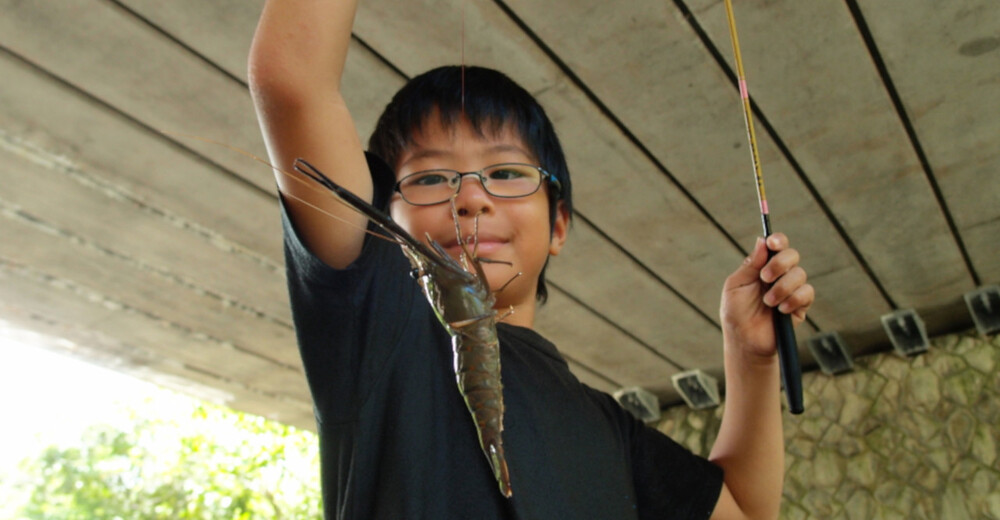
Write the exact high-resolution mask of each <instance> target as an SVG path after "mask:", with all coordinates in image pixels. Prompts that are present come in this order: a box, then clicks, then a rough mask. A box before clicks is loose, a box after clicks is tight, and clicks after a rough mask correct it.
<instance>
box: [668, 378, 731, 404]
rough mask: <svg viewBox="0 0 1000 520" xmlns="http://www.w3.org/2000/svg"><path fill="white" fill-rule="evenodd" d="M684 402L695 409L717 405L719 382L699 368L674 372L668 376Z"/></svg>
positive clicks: (718, 401) (719, 401)
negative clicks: (671, 375)
mask: <svg viewBox="0 0 1000 520" xmlns="http://www.w3.org/2000/svg"><path fill="white" fill-rule="evenodd" d="M670 379H671V381H672V382H673V383H674V388H676V389H677V391H678V392H680V393H681V397H683V398H684V402H686V403H687V405H688V406H690V407H691V408H694V409H695V410H704V409H706V408H714V407H716V406H719V403H721V402H722V401H721V400H720V399H719V382H718V381H716V379H715V378H714V377H712V376H710V375H708V374H706V373H705V372H704V371H702V370H699V369H694V370H688V371H687V372H680V373H678V374H674V375H673V377H671V378H670Z"/></svg>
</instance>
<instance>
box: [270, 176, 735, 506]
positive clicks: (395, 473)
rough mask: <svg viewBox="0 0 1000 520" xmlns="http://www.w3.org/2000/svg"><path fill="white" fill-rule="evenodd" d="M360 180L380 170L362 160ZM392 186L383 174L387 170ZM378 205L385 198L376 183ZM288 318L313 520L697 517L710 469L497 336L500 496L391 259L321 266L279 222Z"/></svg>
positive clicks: (447, 353) (510, 336) (441, 356)
mask: <svg viewBox="0 0 1000 520" xmlns="http://www.w3.org/2000/svg"><path fill="white" fill-rule="evenodd" d="M369 163H370V167H371V168H372V169H373V176H374V177H375V178H376V179H384V178H386V175H387V171H386V167H385V166H384V164H382V163H381V161H378V160H377V159H374V160H373V159H372V158H371V157H370V158H369ZM388 175H389V176H390V177H389V178H391V172H388ZM377 184H378V186H377V187H376V192H377V193H376V200H377V201H378V202H379V203H380V204H381V205H384V204H385V201H386V200H387V198H388V195H389V193H388V190H387V189H386V186H384V184H385V183H384V182H381V183H377ZM283 222H284V229H285V248H286V261H287V267H288V284H289V292H290V295H291V303H292V313H293V316H294V319H295V326H296V333H297V335H298V341H299V347H300V350H301V353H302V358H303V361H304V365H305V371H306V377H307V379H308V382H309V386H310V389H311V391H312V395H313V399H314V402H315V407H316V420H317V426H318V432H319V438H320V455H321V466H322V481H323V501H324V507H325V511H326V517H327V518H348V519H393V520H397V519H409V518H428V519H514V518H518V519H576V518H580V519H583V518H586V519H616V520H617V519H628V518H707V517H708V516H709V515H710V513H711V511H712V509H713V507H714V505H715V502H716V500H717V499H718V496H719V491H720V489H721V484H722V472H721V470H720V469H719V468H718V467H717V466H715V465H713V464H711V463H709V462H708V461H706V460H704V459H702V458H699V457H696V456H694V455H692V454H691V453H690V452H688V451H687V450H685V449H684V448H682V447H680V446H679V445H677V444H676V443H674V442H673V441H672V440H670V439H669V438H667V437H666V436H664V435H663V434H661V433H659V432H657V431H656V430H653V429H651V428H648V427H646V426H645V425H643V424H642V423H641V422H639V421H637V420H636V419H634V418H633V417H631V416H630V415H629V414H628V413H627V412H625V411H624V410H623V409H622V408H621V407H619V406H618V404H617V403H616V402H615V401H614V399H613V398H612V397H611V396H609V395H607V394H604V393H602V392H598V391H596V390H594V389H592V388H589V387H587V386H585V385H583V384H581V383H580V382H579V381H578V380H577V379H576V377H574V376H573V375H572V374H571V373H570V372H569V369H568V366H567V364H566V362H565V360H563V358H562V357H561V356H560V355H559V353H558V352H557V351H556V349H555V347H554V346H553V345H552V344H551V343H550V342H548V341H546V340H545V339H544V338H542V337H541V336H540V335H538V334H537V333H535V332H534V331H532V330H530V329H526V328H523V327H517V326H512V325H506V324H503V323H501V324H499V325H497V332H498V334H499V338H500V345H501V349H500V352H501V367H502V368H501V375H502V381H503V385H504V388H503V396H504V404H505V406H506V413H505V414H504V427H505V429H504V432H503V440H504V448H505V451H506V458H507V462H508V465H509V468H510V474H511V487H512V489H513V497H512V498H511V499H506V498H504V497H503V496H502V495H501V493H500V491H499V489H498V485H497V483H496V480H495V479H494V478H493V474H492V472H491V470H490V468H489V464H488V462H487V460H486V457H485V456H484V455H483V452H482V450H481V448H480V446H479V440H478V437H477V435H476V431H475V427H474V426H473V422H472V418H471V416H470V414H469V411H468V409H467V408H466V406H465V402H464V401H463V400H462V397H461V396H460V395H459V392H458V387H457V384H456V380H455V374H454V371H453V370H454V369H453V361H452V359H453V358H452V352H451V341H450V338H449V337H448V335H447V334H446V333H445V331H444V328H443V327H442V326H441V324H440V323H439V322H438V321H437V318H436V317H435V315H434V313H433V311H432V310H431V308H430V305H429V304H428V303H427V301H426V300H425V299H424V297H423V294H422V293H421V291H420V288H419V286H418V285H417V283H416V282H415V281H414V280H413V279H411V278H410V276H409V271H410V265H409V263H408V262H407V260H406V259H405V257H404V256H403V254H402V253H401V251H400V249H399V246H397V245H395V244H392V243H389V242H387V241H383V240H379V239H377V238H373V237H368V238H367V239H366V242H365V245H364V248H363V250H362V253H361V256H360V257H359V258H358V259H357V260H356V261H355V262H354V263H353V264H352V265H351V266H349V267H348V268H346V269H343V270H336V269H333V268H330V267H329V266H327V265H326V264H324V263H323V262H322V261H321V260H319V259H318V258H317V257H316V256H314V255H313V254H312V253H311V252H310V251H309V250H308V249H307V248H306V247H305V246H304V244H303V243H302V241H301V240H300V238H299V236H298V235H297V233H296V232H295V230H294V228H293V226H292V225H291V223H290V221H289V220H288V217H287V214H283Z"/></svg>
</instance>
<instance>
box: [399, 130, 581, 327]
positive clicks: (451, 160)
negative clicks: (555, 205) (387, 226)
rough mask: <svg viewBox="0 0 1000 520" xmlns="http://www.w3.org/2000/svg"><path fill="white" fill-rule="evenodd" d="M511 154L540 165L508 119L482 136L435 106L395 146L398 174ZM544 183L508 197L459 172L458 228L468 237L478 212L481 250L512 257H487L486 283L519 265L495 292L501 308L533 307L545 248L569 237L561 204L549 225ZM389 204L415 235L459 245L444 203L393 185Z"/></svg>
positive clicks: (500, 159)
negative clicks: (417, 198)
mask: <svg viewBox="0 0 1000 520" xmlns="http://www.w3.org/2000/svg"><path fill="white" fill-rule="evenodd" d="M511 162H513V163H527V164H532V165H538V161H537V159H535V157H534V155H533V154H532V153H531V151H530V150H529V148H528V146H526V145H525V143H524V141H523V140H522V139H521V138H520V136H519V135H517V133H516V131H514V129H513V127H512V125H506V126H505V127H504V128H503V129H502V130H501V131H500V132H498V133H497V134H496V135H489V133H487V135H485V136H481V135H478V134H477V133H476V131H475V130H474V129H473V128H472V126H471V125H470V124H469V123H468V122H467V121H465V120H464V119H462V120H460V121H459V122H458V123H456V124H455V125H454V126H453V127H445V126H443V125H442V123H441V121H440V118H439V117H437V114H432V115H431V116H430V117H429V118H428V119H427V120H426V121H425V122H424V125H423V127H422V128H421V129H420V131H419V132H418V133H417V134H416V135H415V136H414V139H413V144H412V145H410V146H409V147H407V148H406V149H405V150H404V151H403V152H402V153H401V154H400V157H399V164H397V165H396V179H397V180H399V179H401V178H403V177H405V176H407V175H409V174H411V173H414V172H418V171H422V170H430V169H436V168H444V169H449V170H457V171H460V172H468V171H476V170H480V169H482V168H484V167H486V166H490V165H493V164H499V163H511ZM546 184H547V183H544V182H543V186H542V188H541V189H539V190H538V191H536V192H535V193H533V194H531V195H528V196H527V197H521V198H515V199H507V198H498V197H494V196H492V195H490V194H489V193H487V192H486V190H484V189H483V185H482V183H480V181H479V179H478V178H476V177H475V176H471V175H470V176H467V177H463V178H462V187H461V189H460V190H459V192H458V195H457V196H456V198H455V209H456V210H457V212H458V219H459V225H460V226H461V229H462V236H463V237H466V238H468V237H469V236H471V235H472V234H473V233H474V221H475V217H476V215H477V214H479V239H478V241H479V246H478V253H477V254H478V256H479V257H480V258H489V259H491V260H502V261H505V262H511V263H512V264H513V265H512V266H508V265H506V264H495V263H484V264H483V269H484V271H485V272H486V278H487V280H488V281H489V283H490V287H491V288H492V289H493V290H497V289H499V288H500V287H501V286H503V284H505V283H507V281H508V280H510V279H511V278H512V277H513V276H514V275H516V274H517V273H518V272H520V273H522V275H521V276H520V277H518V278H517V279H516V280H514V282H512V283H511V284H510V285H509V286H507V287H506V288H505V289H504V290H503V291H502V292H500V293H498V294H497V305H496V306H497V308H498V309H503V308H507V307H509V306H511V305H513V306H515V308H517V307H522V308H523V306H525V305H530V309H534V304H535V292H536V289H537V285H538V277H539V275H540V274H541V272H542V268H543V267H544V266H545V261H546V260H547V259H548V255H550V254H551V255H556V254H558V253H559V251H560V249H561V248H562V245H563V243H564V242H565V240H566V231H567V228H568V222H569V216H568V214H567V212H566V211H565V210H564V209H563V207H562V205H561V204H560V207H559V211H557V212H556V222H555V225H554V226H553V227H552V229H551V233H550V228H549V202H548V197H547V195H546V190H547V189H548V186H546ZM389 209H390V213H391V214H392V218H393V220H395V221H396V222H397V223H399V224H400V225H401V226H403V228H404V229H406V230H407V231H409V232H410V234H412V235H413V236H414V237H416V238H417V239H419V240H424V234H425V233H427V234H428V235H430V237H431V238H432V239H434V240H435V241H436V242H438V243H439V244H441V245H442V246H444V247H445V249H447V250H448V252H449V253H450V254H451V256H453V257H455V258H458V256H459V254H460V253H461V249H460V248H459V246H458V243H457V237H456V236H455V224H454V221H453V219H452V213H451V205H450V204H449V203H447V202H444V203H441V204H436V205H433V206H414V205H412V204H409V203H407V202H406V201H404V200H402V198H401V197H400V196H399V194H398V193H396V194H394V195H393V199H392V201H391V202H390V205H389ZM470 252H471V247H470ZM532 314H533V313H532V312H527V313H525V315H526V316H531V315H532ZM514 316H517V314H516V313H515V315H514ZM514 316H512V318H514ZM529 325H530V323H529Z"/></svg>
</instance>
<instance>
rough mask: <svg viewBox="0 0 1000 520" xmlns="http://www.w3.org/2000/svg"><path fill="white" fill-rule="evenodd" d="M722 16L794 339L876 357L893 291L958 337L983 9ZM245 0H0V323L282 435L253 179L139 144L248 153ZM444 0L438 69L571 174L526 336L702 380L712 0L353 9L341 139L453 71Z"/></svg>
mask: <svg viewBox="0 0 1000 520" xmlns="http://www.w3.org/2000/svg"><path fill="white" fill-rule="evenodd" d="M463 3H464V4H465V5H464V7H463V5H462V4H463ZM735 4H736V5H735V9H736V17H737V22H738V25H739V28H740V37H741V43H742V46H743V57H744V61H745V62H746V67H747V76H748V80H749V84H750V92H751V96H752V98H753V100H754V105H755V109H756V118H757V123H758V125H757V133H758V139H759V141H760V146H761V150H760V152H761V158H762V162H763V171H764V176H765V179H766V182H767V190H768V199H769V201H770V203H771V212H772V221H773V224H774V226H775V229H777V230H781V231H784V232H786V233H788V234H789V235H790V236H791V237H792V240H793V243H794V244H795V246H796V247H797V248H798V249H799V250H800V251H801V252H802V254H803V258H804V259H803V264H804V265H805V267H806V268H807V269H808V271H809V272H810V275H811V280H812V283H813V284H814V285H815V287H816V289H817V292H818V300H817V301H816V304H815V307H814V308H813V310H812V312H811V320H810V322H809V323H807V324H805V325H803V326H802V327H800V328H799V330H798V334H799V340H800V344H802V345H804V340H805V339H807V338H809V337H811V336H813V335H814V334H816V333H818V332H828V331H837V332H840V333H841V335H842V336H843V337H844V338H845V339H846V340H847V342H848V344H849V345H850V346H851V348H852V349H853V350H854V351H855V353H857V354H860V353H864V352H870V351H872V350H877V349H882V348H885V347H886V346H887V344H888V340H887V337H886V336H885V334H884V333H883V332H882V331H881V325H880V321H879V318H880V316H881V315H883V314H885V313H888V312H890V311H892V310H895V309H900V308H915V309H917V310H918V311H919V312H920V313H921V316H923V318H924V320H925V321H926V322H927V324H928V327H929V328H930V329H931V331H932V332H939V331H944V330H949V329H955V328H963V327H967V326H969V324H970V323H971V320H970V318H969V317H968V314H967V313H966V312H965V310H964V306H963V304H962V300H961V298H962V295H963V293H965V292H966V291H969V290H972V289H974V288H976V287H977V286H981V285H984V284H990V283H997V282H998V281H1000V255H998V250H1000V248H998V246H997V242H998V237H1000V203H998V201H1000V146H998V136H1000V26H998V24H997V21H998V20H1000V3H997V2H995V1H993V0H967V1H963V2H941V1H931V0H910V1H907V2H885V1H877V0H847V1H846V2H845V1H842V0H838V1H833V0H816V1H810V2H803V1H801V0H767V1H765V0H737V1H736V2H735ZM261 5H262V2H261V0H215V1H211V2H204V1H198V0H175V1H171V2H162V1H156V0H58V1H54V2H32V1H20V0H0V13H2V14H0V77H2V78H3V80H2V82H0V85H2V87H0V320H2V321H4V322H6V324H7V325H9V326H13V327H18V328H23V329H28V330H31V331H36V332H38V333H40V334H43V335H45V336H47V337H50V338H62V339H66V340H68V342H67V341H58V340H55V339H54V340H53V341H52V343H51V346H52V347H53V348H58V349H62V350H64V351H68V352H71V353H74V354H75V355H78V356H82V357H85V358H88V359H91V360H93V361H95V362H98V363H102V364H105V365H109V366H113V367H116V368H118V369H120V370H123V371H127V372H130V373H133V374H137V375H140V376H141V377H145V378H148V379H152V380H155V381H158V382H161V383H163V384H170V385H173V386H181V387H183V388H185V389H187V390H188V391H192V392H196V393H200V394H201V395H205V396H209V397H211V398H213V399H215V400H217V401H223V402H226V403H227V404H229V405H230V406H233V407H235V408H239V409H243V410H248V411H251V412H255V413H259V414H263V415H266V416H269V417H272V418H276V419H279V420H282V421H284V422H288V423H291V424H296V425H299V426H303V427H312V424H313V419H312V410H311V401H310V398H309V395H308V391H307V389H306V386H305V383H304V380H303V375H302V370H301V364H300V361H299V359H298V353H297V350H296V347H295V340H294V332H293V327H292V323H291V318H290V315H289V310H288V305H287V297H286V294H285V286H284V280H283V268H282V251H281V234H280V227H279V219H278V213H277V203H276V198H275V190H274V186H273V178H272V176H271V172H270V170H269V169H268V168H267V167H264V166H262V165H260V164H258V163H255V162H253V161H251V160H249V159H247V158H246V157H244V156H241V155H239V154H236V153H233V152H231V151H229V150H227V149H225V148H223V147H220V146H217V145H213V144H208V143H205V142H202V141H198V140H195V139H190V138H184V137H178V136H174V135H165V134H163V133H161V131H169V132H183V133H187V134H195V135H199V136H203V137H207V138H210V139H215V140H218V141H221V142H225V143H227V144H229V145H232V146H235V147H239V148H242V149H246V150H249V151H251V152H253V153H256V154H258V155H264V150H263V145H262V141H261V137H260V135H259V131H258V127H257V123H256V120H255V117H254V112H253V109H252V107H251V103H250V100H249V95H248V93H247V87H246V72H245V69H246V65H245V63H246V55H247V49H248V46H249V43H250V38H251V35H252V33H253V29H254V26H255V23H256V18H257V16H258V14H259V12H260V9H261ZM463 10H464V18H465V20H464V21H465V33H466V39H465V40H466V41H465V56H466V61H467V62H468V63H474V64H478V65H485V66H490V67H495V68H498V69H500V70H503V71H505V72H507V73H508V74H509V75H510V76H512V77H513V78H514V79H515V80H517V81H518V82H520V83H521V84H522V85H524V86H525V87H526V88H527V89H528V90H529V91H531V92H532V93H534V94H535V95H536V96H537V97H538V99H539V100H540V101H541V102H542V104H543V105H544V106H545V108H546V110H547V111H548V113H549V115H550V117H551V118H552V119H553V120H554V121H555V123H556V128H557V129H558V130H559V131H560V137H561V139H562V141H563V144H564V147H565V148H566V152H567V155H568V157H569V163H570V169H571V171H572V172H573V176H574V184H575V191H576V207H577V208H578V213H577V214H576V219H575V225H574V229H573V230H572V232H571V235H570V241H569V244H568V245H567V248H566V250H565V251H564V254H562V255H561V256H559V257H558V258H555V259H553V261H552V265H551V266H550V269H549V279H550V283H551V290H550V292H551V296H550V301H549V304H548V305H547V306H546V307H545V308H544V310H543V311H542V312H541V315H540V317H539V319H538V323H537V328H538V329H539V330H540V331H541V332H542V333H543V334H545V335H546V336H548V337H550V338H551V339H552V340H553V341H554V342H556V344H557V345H558V346H559V348H560V349H561V350H562V351H563V352H564V353H565V354H566V356H567V358H569V360H570V362H571V365H572V367H573V369H574V371H575V372H576V373H577V374H578V375H579V376H580V377H581V379H583V380H584V381H586V382H588V383H590V384H592V385H594V386H596V387H598V388H601V389H605V390H609V391H610V390H614V389H616V388H618V387H621V386H630V385H640V386H643V387H646V388H648V389H650V390H653V391H654V392H656V393H657V394H658V395H660V397H661V399H663V400H664V402H675V401H676V400H677V394H676V392H674V391H673V389H672V388H671V384H670V376H671V375H672V374H674V373H676V372H678V371H680V370H686V369H691V368H702V369H705V370H708V371H710V372H712V373H715V374H719V373H720V371H721V339H720V332H719V325H718V323H719V319H718V310H717V309H718V299H719V291H720V288H721V285H722V282H723V280H724V279H725V277H726V276H727V275H728V273H729V272H730V271H731V270H732V269H733V268H734V267H735V266H737V265H738V264H739V263H740V261H741V260H742V258H743V257H744V256H745V254H746V252H747V251H748V248H750V247H751V246H752V244H753V241H754V237H755V236H757V235H758V234H759V232H760V231H759V214H758V209H757V202H756V198H755V197H756V195H755V190H754V186H753V173H752V169H751V166H750V156H749V152H748V150H747V145H746V142H745V136H744V132H745V131H744V126H743V121H742V115H741V112H740V108H739V102H738V95H737V90H736V87H735V82H734V76H733V73H732V64H731V54H732V53H731V50H730V44H729V36H728V32H727V28H726V21H725V12H724V8H723V4H722V2H721V1H718V0H672V1H665V0H656V1H654V0H633V1H630V2H608V1H606V0H572V1H570V0H547V1H544V2H542V1H537V0H536V1H528V0H505V1H500V0H497V1H492V2H491V1H485V0H406V1H403V0H395V1H389V0H375V1H370V2H363V3H362V5H361V7H360V8H359V12H358V15H357V20H356V25H355V38H354V40H353V45H352V49H351V54H350V56H349V58H348V71H347V77H346V78H345V90H346V92H347V95H348V97H349V102H350V104H351V107H352V108H353V110H354V113H355V116H356V119H357V121H358V126H359V131H360V132H361V134H362V135H363V136H367V135H368V133H369V132H370V130H371V128H372V126H373V123H374V120H375V118H376V117H377V115H378V114H379V112H380V111H381V109H382V107H383V106H384V105H385V103H386V102H387V101H388V99H389V98H390V97H391V95H392V94H393V93H394V92H395V90H396V89H398V88H399V87H400V86H401V85H402V84H403V83H404V82H405V81H406V79H407V78H408V77H410V76H412V75H415V74H418V73H420V72H422V71H424V70H427V69H428V68H431V67H434V66H437V65H442V64H453V63H457V62H459V60H460V57H461V51H462V44H461V30H460V28H461V26H462V18H463V14H462V13H463ZM803 358H804V362H805V363H806V365H807V368H808V365H809V364H810V359H809V356H808V353H807V352H806V351H805V349H803ZM66 390H67V391H72V389H70V388H67V389H66Z"/></svg>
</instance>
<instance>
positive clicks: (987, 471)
mask: <svg viewBox="0 0 1000 520" xmlns="http://www.w3.org/2000/svg"><path fill="white" fill-rule="evenodd" d="M803 385H804V387H805V407H806V410H805V413H803V414H802V415H799V416H795V415H791V414H787V413H786V415H785V448H786V459H785V467H786V475H785V489H784V501H783V503H782V514H781V518H787V519H806V518H823V519H827V518H847V519H852V520H853V519H858V520H860V519H866V520H867V519H876V518H891V519H896V518H898V519H912V518H928V519H946V520H961V519H967V518H975V519H979V518H991V519H998V520H1000V459H998V457H997V448H998V445H1000V441H998V437H1000V426H998V425H1000V336H995V337H992V338H987V339H984V338H982V337H980V336H978V335H976V334H975V333H974V332H968V333H964V334H955V335H949V336H942V337H939V338H936V339H934V340H933V341H932V346H931V350H930V351H929V352H927V353H925V354H922V355H919V356H916V357H912V358H902V357H899V356H897V355H896V354H894V353H883V354H878V355H873V356H868V357H865V358H861V359H857V360H855V370H854V371H853V372H850V373H847V374H841V375H838V376H827V375H825V374H823V373H821V372H811V373H808V374H804V375H803ZM721 417H722V408H721V407H720V408H716V409H713V410H707V411H694V410H690V409H688V408H687V407H685V406H676V407H672V408H670V409H669V410H665V411H664V414H663V418H662V420H661V422H660V423H659V425H658V426H659V429H660V430H661V431H663V432H664V433H666V434H668V435H670V436H671V437H673V438H674V439H676V440H678V441H679V442H681V443H682V444H684V445H686V446H688V448H690V449H691V450H692V451H694V452H696V453H701V454H704V455H707V454H708V451H709V449H710V448H711V446H712V441H713V440H714V439H715V435H716V433H717V432H718V426H719V421H720V419H721Z"/></svg>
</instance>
